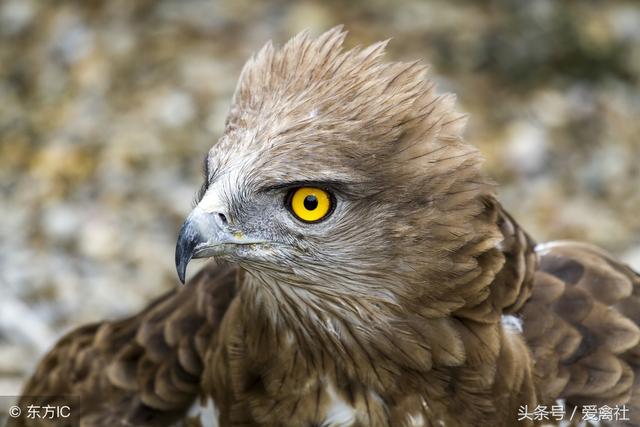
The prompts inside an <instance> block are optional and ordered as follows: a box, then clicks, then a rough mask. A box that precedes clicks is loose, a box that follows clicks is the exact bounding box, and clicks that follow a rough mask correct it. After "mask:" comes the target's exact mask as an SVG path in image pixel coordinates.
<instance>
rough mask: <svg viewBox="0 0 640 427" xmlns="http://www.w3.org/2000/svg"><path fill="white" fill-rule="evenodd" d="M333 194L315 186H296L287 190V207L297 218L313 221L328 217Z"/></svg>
mask: <svg viewBox="0 0 640 427" xmlns="http://www.w3.org/2000/svg"><path fill="white" fill-rule="evenodd" d="M333 205H334V203H333V196H332V195H331V194H330V193H329V192H328V191H326V190H323V189H321V188H317V187H298V188H294V189H293V190H291V191H290V192H289V195H288V196H287V207H288V208H289V210H290V211H291V213H292V214H293V216H295V217H296V218H297V219H299V220H300V221H303V222H307V223H313V222H318V221H321V220H323V219H324V218H326V217H328V216H329V214H331V212H332V211H333Z"/></svg>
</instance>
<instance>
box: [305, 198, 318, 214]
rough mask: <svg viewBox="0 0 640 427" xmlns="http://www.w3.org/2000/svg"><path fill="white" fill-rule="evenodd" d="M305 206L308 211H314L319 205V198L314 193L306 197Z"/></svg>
mask: <svg viewBox="0 0 640 427" xmlns="http://www.w3.org/2000/svg"><path fill="white" fill-rule="evenodd" d="M303 203H304V208H305V209H306V210H308V211H312V210H314V209H315V208H317V207H318V199H317V198H316V196H314V195H313V194H310V195H308V196H307V197H305V198H304V202H303Z"/></svg>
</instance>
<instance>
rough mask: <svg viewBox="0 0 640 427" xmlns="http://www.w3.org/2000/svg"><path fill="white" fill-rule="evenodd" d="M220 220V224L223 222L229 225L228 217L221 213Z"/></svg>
mask: <svg viewBox="0 0 640 427" xmlns="http://www.w3.org/2000/svg"><path fill="white" fill-rule="evenodd" d="M218 218H219V219H220V222H222V223H223V224H226V223H227V217H226V216H225V214H223V213H219V214H218Z"/></svg>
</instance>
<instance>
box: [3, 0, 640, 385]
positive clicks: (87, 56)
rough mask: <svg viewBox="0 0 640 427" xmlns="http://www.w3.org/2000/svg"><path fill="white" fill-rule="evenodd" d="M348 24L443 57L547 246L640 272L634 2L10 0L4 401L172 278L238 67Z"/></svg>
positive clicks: (6, 22) (507, 191) (357, 31)
mask: <svg viewBox="0 0 640 427" xmlns="http://www.w3.org/2000/svg"><path fill="white" fill-rule="evenodd" d="M336 24H345V26H346V28H347V29H348V30H349V32H350V36H349V38H348V44H349V45H355V44H368V43H371V42H374V41H377V40H379V39H386V38H390V37H391V38H392V39H393V40H392V41H391V43H390V45H389V57H391V58H394V59H402V60H412V59H416V58H424V59H425V61H427V62H429V63H431V64H432V76H433V77H434V78H435V79H436V80H437V81H438V83H439V85H440V88H441V89H442V90H447V91H454V92H456V93H457V94H458V99H459V103H460V108H461V109H463V110H465V111H467V112H469V113H470V117H471V120H470V125H469V128H468V130H467V138H468V139H469V140H470V141H473V142H474V143H475V144H477V145H478V146H479V147H480V148H481V149H482V150H483V151H484V153H485V154H486V157H487V169H488V170H489V171H490V174H491V175H492V176H493V177H494V178H495V180H496V181H497V182H498V183H500V185H501V187H500V188H501V190H500V193H501V198H502V200H503V202H504V204H505V205H506V207H507V208H508V209H509V210H510V211H511V212H512V213H513V214H514V216H515V217H516V218H517V219H518V220H519V221H520V222H521V223H522V224H523V225H524V226H525V227H526V228H527V229H529V230H530V232H531V233H532V235H533V236H535V238H536V239H538V240H539V241H544V240H546V239H558V238H579V239H584V240H589V241H592V242H594V243H597V244H599V245H602V246H603V247H604V248H606V249H608V250H610V251H612V252H613V253H614V254H616V255H619V256H622V257H623V258H624V259H626V260H627V261H628V262H630V263H632V264H633V265H634V266H635V267H636V268H638V269H640V88H639V87H638V86H639V85H640V5H639V3H638V2H637V1H613V0H607V1H604V0H603V1H583V2H569V1H551V0H536V1H528V0H496V1H486V2H475V1H462V0H458V1H450V0H439V1H421V0H400V1H394V2H390V1H383V0H353V1H349V2H338V1H299V2H293V1H291V2H288V1H283V0H281V1H259V0H255V1H250V0H236V1H228V2H223V1H211V0H209V1H205V0H187V1H185V0H163V1H151V0H103V1H98V0H85V1H77V2H70V1H40V0H0V292H1V294H0V395H13V394H16V393H18V390H19V388H20V384H21V382H22V381H23V379H24V378H25V376H26V375H27V374H28V373H29V371H30V370H31V369H32V368H33V366H34V364H35V362H36V360H37V359H38V357H39V356H41V355H42V353H43V352H44V351H45V350H46V349H47V348H48V347H49V346H50V345H51V344H52V343H53V342H54V341H55V339H57V338H58V337H59V336H60V335H61V334H62V333H64V332H65V331H68V330H69V329H70V328H71V327H73V326H76V325H79V324H81V323H84V322H90V321H95V320H99V319H103V318H114V317H117V316H123V315H126V314H128V313H132V312H133V311H135V310H137V309H139V308H141V307H142V306H143V305H144V304H145V303H146V302H147V301H149V300H150V299H151V298H152V297H153V296H155V295H158V294H160V293H161V292H162V291H163V290H166V289H168V288H170V287H173V286H177V284H178V282H177V279H176V274H175V272H174V267H173V250H174V242H175V238H176V234H177V230H178V227H179V224H180V222H181V221H182V219H183V218H184V217H185V215H186V214H187V212H188V211H189V209H190V207H191V200H192V197H193V195H194V193H195V192H196V190H197V189H198V187H199V186H200V183H201V172H200V169H201V164H202V158H203V156H204V154H205V152H206V151H207V149H208V148H209V147H210V146H211V145H212V144H213V143H214V142H215V141H216V139H217V137H218V136H219V135H220V132H221V129H222V126H223V123H224V117H225V114H226V111H227V106H228V104H229V100H230V96H231V94H232V91H233V88H234V85H235V81H236V78H237V76H238V73H239V71H240V68H241V66H242V64H243V62H244V61H245V60H246V59H247V57H248V56H249V55H250V54H251V52H253V51H255V50H256V49H258V48H259V47H260V46H261V45H262V44H263V43H265V42H266V41H267V40H269V39H273V40H274V41H276V42H278V43H282V42H284V41H286V40H287V39H288V38H289V37H290V36H292V35H294V34H295V33H297V32H298V31H300V30H302V29H305V28H309V29H311V30H312V32H313V33H315V34H318V33H320V32H321V31H324V30H326V29H328V28H330V27H332V26H334V25H336ZM193 270H196V268H192V269H191V271H193Z"/></svg>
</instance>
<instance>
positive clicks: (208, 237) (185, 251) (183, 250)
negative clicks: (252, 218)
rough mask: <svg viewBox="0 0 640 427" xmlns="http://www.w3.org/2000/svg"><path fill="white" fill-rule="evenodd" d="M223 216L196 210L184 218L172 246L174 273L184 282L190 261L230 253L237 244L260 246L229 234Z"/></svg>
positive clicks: (233, 233) (238, 233)
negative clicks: (174, 256) (173, 247)
mask: <svg viewBox="0 0 640 427" xmlns="http://www.w3.org/2000/svg"><path fill="white" fill-rule="evenodd" d="M231 228H232V227H231V226H230V225H229V224H228V222H227V218H226V216H225V215H223V214H221V213H217V212H213V213H209V212H205V211H203V210H202V209H200V208H199V207H196V208H195V209H194V210H193V211H192V212H191V213H190V214H189V216H188V217H187V219H186V220H185V222H184V224H182V228H180V234H179V235H178V242H177V243H176V270H177V272H178V277H179V278H180V281H181V282H182V283H184V279H185V276H186V273H187V265H188V264H189V261H191V260H192V259H193V258H208V257H212V256H214V255H222V254H225V253H231V252H234V251H235V249H237V247H238V245H248V244H254V243H263V241H261V240H255V239H250V238H247V237H245V236H244V235H243V234H242V233H241V232H239V231H232V230H231Z"/></svg>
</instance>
